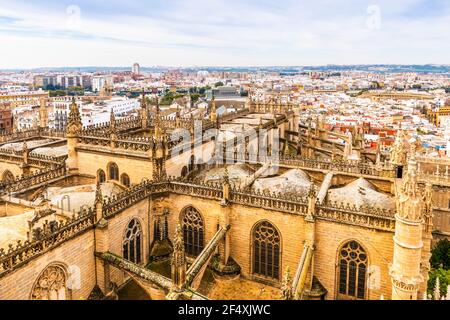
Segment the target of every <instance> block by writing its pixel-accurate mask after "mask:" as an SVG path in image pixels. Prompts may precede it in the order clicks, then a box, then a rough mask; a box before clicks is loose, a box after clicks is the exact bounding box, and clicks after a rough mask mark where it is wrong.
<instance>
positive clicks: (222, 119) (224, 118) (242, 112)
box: [217, 109, 250, 123]
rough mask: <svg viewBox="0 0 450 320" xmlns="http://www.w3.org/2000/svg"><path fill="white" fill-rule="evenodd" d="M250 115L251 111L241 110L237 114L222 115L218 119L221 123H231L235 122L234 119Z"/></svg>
mask: <svg viewBox="0 0 450 320" xmlns="http://www.w3.org/2000/svg"><path fill="white" fill-rule="evenodd" d="M249 113H250V110H249V109H241V110H239V111H237V112H233V113H227V114H224V115H220V116H219V117H218V118H217V120H218V122H219V123H223V122H226V121H230V120H233V119H235V118H238V117H242V116H245V115H247V114H249Z"/></svg>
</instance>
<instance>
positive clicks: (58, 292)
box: [31, 265, 71, 300]
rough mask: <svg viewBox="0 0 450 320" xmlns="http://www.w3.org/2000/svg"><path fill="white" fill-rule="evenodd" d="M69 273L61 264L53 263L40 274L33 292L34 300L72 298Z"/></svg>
mask: <svg viewBox="0 0 450 320" xmlns="http://www.w3.org/2000/svg"><path fill="white" fill-rule="evenodd" d="M70 298H71V297H70V290H69V289H68V288H67V273H66V271H65V269H64V268H63V267H62V266H60V265H51V266H48V267H47V268H45V270H44V271H43V272H42V273H41V274H40V276H39V277H38V279H37V281H36V283H35V284H34V287H33V290H32V292H31V299H32V300H70Z"/></svg>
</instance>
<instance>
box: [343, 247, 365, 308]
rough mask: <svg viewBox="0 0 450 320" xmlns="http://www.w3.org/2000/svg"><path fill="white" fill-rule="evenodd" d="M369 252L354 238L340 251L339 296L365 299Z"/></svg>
mask: <svg viewBox="0 0 450 320" xmlns="http://www.w3.org/2000/svg"><path fill="white" fill-rule="evenodd" d="M367 262H368V258H367V253H366V251H365V250H364V249H363V247H362V246H361V245H360V244H359V243H358V242H356V241H354V240H352V241H349V242H347V243H346V244H344V245H343V246H342V248H341V249H340V251H339V267H338V282H339V283H338V298H341V299H364V298H365V297H366V279H367V265H368V263H367Z"/></svg>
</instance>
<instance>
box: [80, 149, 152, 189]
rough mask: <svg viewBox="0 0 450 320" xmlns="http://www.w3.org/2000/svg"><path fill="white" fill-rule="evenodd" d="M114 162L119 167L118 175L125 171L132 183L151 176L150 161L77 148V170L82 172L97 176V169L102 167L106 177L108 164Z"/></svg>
mask: <svg viewBox="0 0 450 320" xmlns="http://www.w3.org/2000/svg"><path fill="white" fill-rule="evenodd" d="M111 162H114V163H116V164H117V166H118V167H119V176H120V175H122V174H123V173H126V174H127V175H128V176H129V177H130V182H131V183H132V184H138V183H140V182H141V181H142V179H143V178H149V179H151V178H152V168H153V166H152V161H151V160H150V158H149V159H139V158H133V157H127V156H126V155H120V154H113V153H111V154H108V153H105V152H102V153H97V152H87V151H85V150H78V170H79V172H81V173H83V174H88V175H92V176H94V177H96V176H97V171H98V170H99V169H102V170H103V171H104V172H105V174H106V177H107V179H108V164H109V163H111Z"/></svg>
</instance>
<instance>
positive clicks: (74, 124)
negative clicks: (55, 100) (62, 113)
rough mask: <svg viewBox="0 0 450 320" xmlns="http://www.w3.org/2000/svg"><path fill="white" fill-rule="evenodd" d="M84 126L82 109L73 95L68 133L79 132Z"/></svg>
mask: <svg viewBox="0 0 450 320" xmlns="http://www.w3.org/2000/svg"><path fill="white" fill-rule="evenodd" d="M82 128H83V124H82V122H81V115H80V110H78V105H77V103H76V101H75V97H72V104H71V105H70V112H69V117H68V121H67V133H68V134H72V135H75V134H78V133H80V131H81V129H82Z"/></svg>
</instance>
